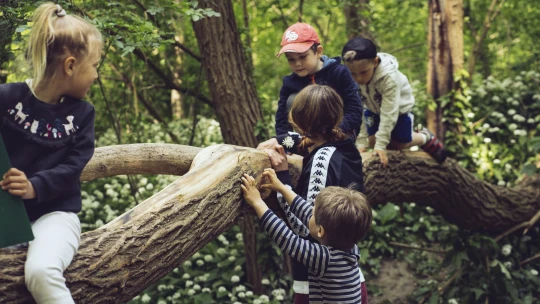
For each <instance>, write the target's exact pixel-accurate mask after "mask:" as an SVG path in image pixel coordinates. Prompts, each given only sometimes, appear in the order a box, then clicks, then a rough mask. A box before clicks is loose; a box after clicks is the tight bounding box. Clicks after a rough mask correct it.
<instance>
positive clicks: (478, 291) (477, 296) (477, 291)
mask: <svg viewBox="0 0 540 304" xmlns="http://www.w3.org/2000/svg"><path fill="white" fill-rule="evenodd" d="M471 291H472V292H474V298H475V300H476V301H478V299H480V297H481V296H482V295H483V294H484V291H483V290H482V289H479V288H471Z"/></svg>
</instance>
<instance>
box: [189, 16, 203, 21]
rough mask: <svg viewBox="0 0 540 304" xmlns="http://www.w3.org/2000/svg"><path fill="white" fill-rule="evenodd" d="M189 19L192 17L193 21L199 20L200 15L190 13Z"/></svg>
mask: <svg viewBox="0 0 540 304" xmlns="http://www.w3.org/2000/svg"><path fill="white" fill-rule="evenodd" d="M191 19H192V20H193V21H199V19H201V17H199V15H192V16H191Z"/></svg>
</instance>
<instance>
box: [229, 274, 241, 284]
mask: <svg viewBox="0 0 540 304" xmlns="http://www.w3.org/2000/svg"><path fill="white" fill-rule="evenodd" d="M231 282H233V283H237V282H240V277H239V276H237V275H233V276H232V277H231Z"/></svg>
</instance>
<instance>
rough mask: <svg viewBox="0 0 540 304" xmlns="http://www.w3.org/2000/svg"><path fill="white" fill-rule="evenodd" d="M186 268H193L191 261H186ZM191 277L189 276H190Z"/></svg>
mask: <svg viewBox="0 0 540 304" xmlns="http://www.w3.org/2000/svg"><path fill="white" fill-rule="evenodd" d="M184 266H186V267H191V261H185V262H184ZM188 275H189V274H188Z"/></svg>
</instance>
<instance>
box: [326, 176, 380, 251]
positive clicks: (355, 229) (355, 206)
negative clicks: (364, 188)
mask: <svg viewBox="0 0 540 304" xmlns="http://www.w3.org/2000/svg"><path fill="white" fill-rule="evenodd" d="M371 220H372V215H371V207H370V206H369V202H368V200H367V198H366V197H365V196H364V195H363V194H362V193H360V192H358V191H356V190H353V189H352V187H349V188H342V187H326V188H324V189H323V190H322V191H321V192H320V193H319V195H318V196H317V198H316V199H315V221H316V224H317V225H321V226H323V228H324V231H325V233H326V234H327V235H328V245H329V246H332V247H334V248H337V249H340V250H343V251H349V250H351V248H353V246H354V244H356V243H358V242H359V241H360V240H362V239H363V238H364V237H365V236H366V234H367V232H368V231H369V228H370V227H371Z"/></svg>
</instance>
